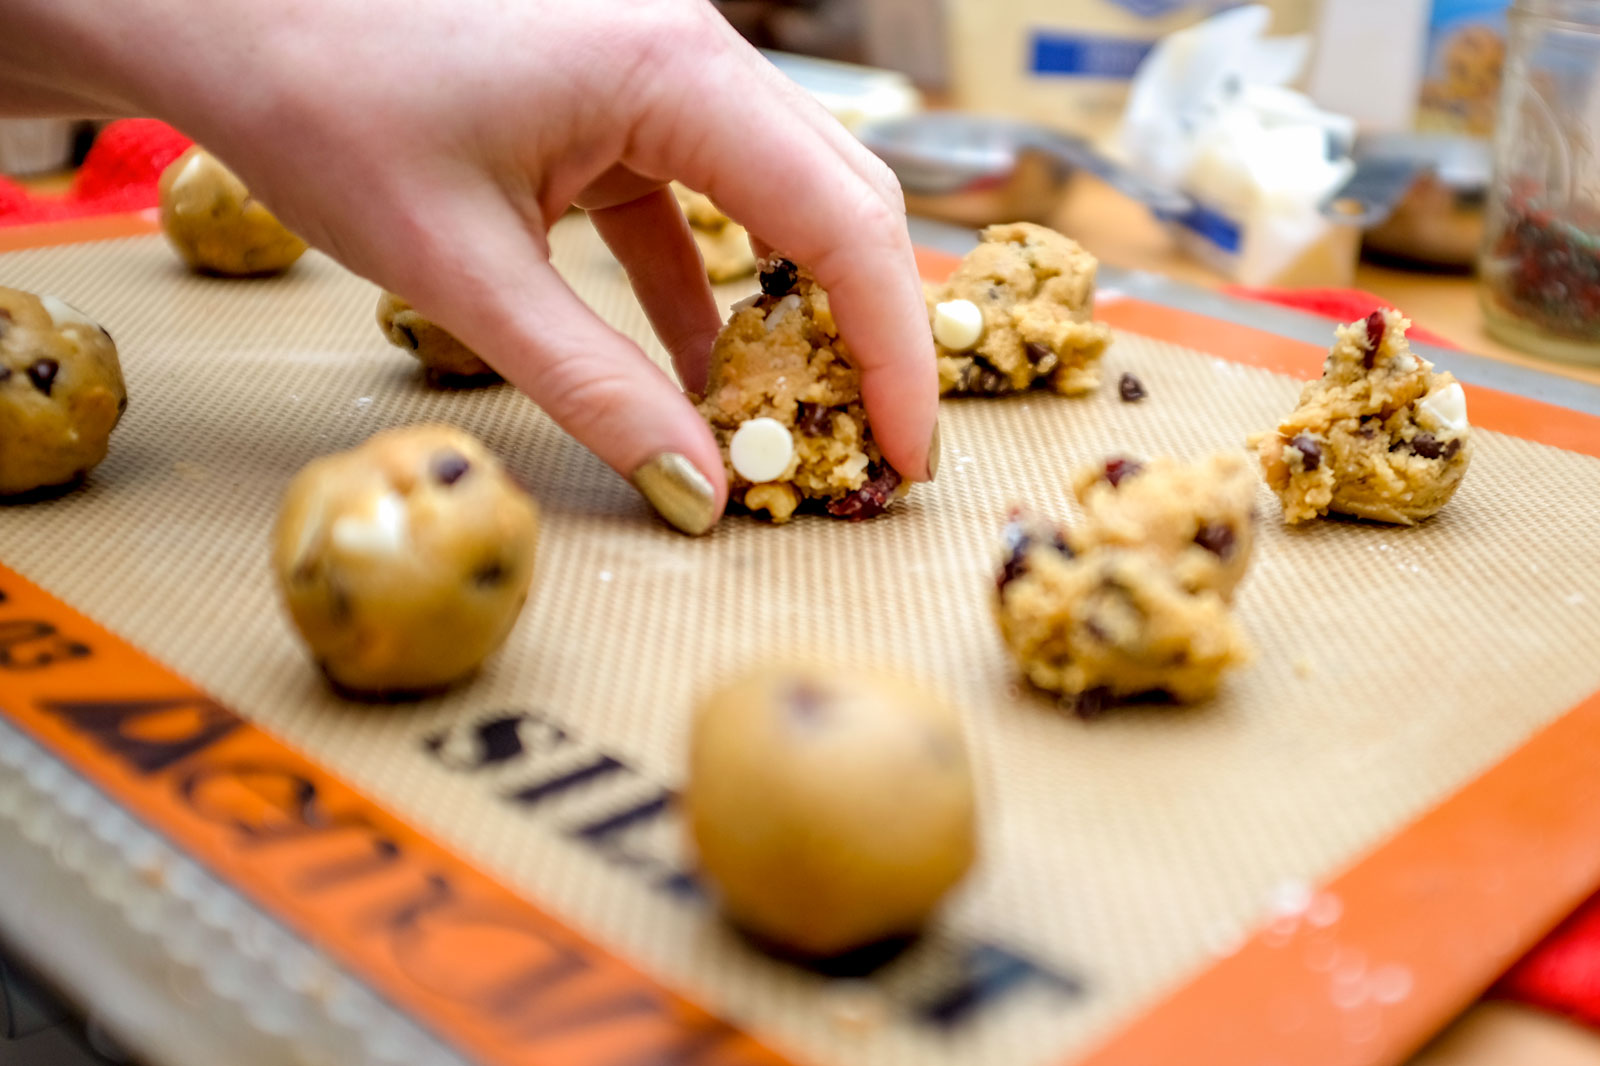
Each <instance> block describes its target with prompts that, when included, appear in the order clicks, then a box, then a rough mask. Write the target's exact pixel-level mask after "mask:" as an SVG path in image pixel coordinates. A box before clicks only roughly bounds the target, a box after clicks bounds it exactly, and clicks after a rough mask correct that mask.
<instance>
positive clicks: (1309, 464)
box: [1289, 433, 1322, 474]
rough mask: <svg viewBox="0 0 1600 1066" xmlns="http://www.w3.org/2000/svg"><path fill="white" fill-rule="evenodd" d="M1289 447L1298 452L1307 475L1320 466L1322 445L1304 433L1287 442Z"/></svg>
mask: <svg viewBox="0 0 1600 1066" xmlns="http://www.w3.org/2000/svg"><path fill="white" fill-rule="evenodd" d="M1289 447H1291V448H1293V449H1294V450H1295V451H1297V452H1299V453H1300V456H1301V458H1302V459H1304V460H1305V469H1306V473H1308V474H1309V473H1311V472H1312V471H1313V470H1315V469H1317V467H1319V466H1321V465H1322V445H1320V444H1318V443H1317V442H1316V441H1314V440H1312V439H1311V438H1310V437H1308V436H1306V435H1305V434H1304V433H1301V434H1299V435H1298V436H1296V437H1295V438H1294V439H1293V440H1291V441H1290V442H1289Z"/></svg>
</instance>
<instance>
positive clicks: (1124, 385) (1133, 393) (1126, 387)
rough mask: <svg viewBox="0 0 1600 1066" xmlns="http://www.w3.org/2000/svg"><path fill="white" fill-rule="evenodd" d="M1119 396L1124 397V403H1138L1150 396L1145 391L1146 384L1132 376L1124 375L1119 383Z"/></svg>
mask: <svg viewBox="0 0 1600 1066" xmlns="http://www.w3.org/2000/svg"><path fill="white" fill-rule="evenodd" d="M1117 395H1119V396H1121V397H1122V402H1123V403H1138V402H1139V401H1140V400H1142V399H1144V398H1145V396H1146V395H1148V394H1147V393H1146V392H1145V391H1144V382H1142V381H1140V380H1139V379H1138V378H1136V377H1134V376H1133V375H1132V374H1124V375H1122V380H1121V381H1119V382H1117Z"/></svg>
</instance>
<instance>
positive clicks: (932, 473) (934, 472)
mask: <svg viewBox="0 0 1600 1066" xmlns="http://www.w3.org/2000/svg"><path fill="white" fill-rule="evenodd" d="M938 476H939V423H938V422H937V421H936V422H934V424H933V440H932V442H930V443H929V444H928V480H929V481H932V480H933V479H934V478H936V477H938Z"/></svg>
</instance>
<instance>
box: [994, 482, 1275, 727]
mask: <svg viewBox="0 0 1600 1066" xmlns="http://www.w3.org/2000/svg"><path fill="white" fill-rule="evenodd" d="M1074 487H1075V489H1076V492H1077V496H1078V499H1079V501H1080V503H1081V506H1082V510H1083V516H1082V520H1081V521H1080V522H1079V523H1078V524H1077V525H1075V526H1073V527H1072V528H1070V529H1062V528H1059V527H1056V526H1054V525H1052V524H1050V523H1048V522H1046V521H1043V520H1041V519H1037V518H1032V517H1029V516H1025V515H1017V516H1014V517H1013V519H1012V522H1011V524H1010V525H1009V526H1007V528H1006V533H1005V541H1004V555H1003V560H1002V564H1001V567H1000V572H999V574H998V576H997V578H996V582H995V585H996V595H995V617H996V620H997V622H998V624H999V627H1000V634H1001V636H1002V638H1003V639H1004V640H1005V643H1006V646H1007V648H1009V649H1010V651H1011V653H1012V655H1013V656H1014V657H1015V658H1016V660H1017V663H1018V665H1019V666H1020V667H1021V668H1022V671H1023V673H1025V674H1026V675H1027V677H1028V679H1029V680H1030V681H1032V682H1033V683H1034V684H1035V685H1037V686H1038V687H1040V688H1042V689H1045V690H1047V691H1049V692H1053V693H1056V694H1057V695H1059V696H1061V697H1063V698H1064V699H1066V700H1069V701H1071V703H1072V705H1073V706H1074V707H1075V709H1077V710H1078V712H1079V713H1081V714H1084V715H1086V716H1090V715H1093V714H1096V713H1098V712H1099V711H1101V710H1103V709H1104V708H1105V707H1106V706H1107V705H1109V704H1110V703H1112V702H1115V701H1117V700H1119V699H1125V698H1128V697H1133V696H1139V695H1143V694H1146V693H1165V694H1166V695H1167V696H1169V697H1171V698H1172V699H1174V700H1177V701H1179V702H1192V701H1196V700H1201V699H1204V698H1206V697H1208V696H1210V695H1211V694H1212V693H1213V692H1214V691H1215V690H1216V688H1217V686H1218V684H1219V682H1220V680H1221V678H1222V676H1223V674H1224V673H1225V672H1226V671H1227V670H1228V669H1230V668H1232V667H1234V666H1237V665H1238V664H1240V663H1242V662H1245V661H1246V660H1247V659H1248V658H1249V655H1250V649H1249V643H1248V642H1247V641H1246V639H1245V637H1244V634H1243V632H1242V631H1241V630H1240V628H1239V626H1238V623H1237V622H1235V621H1234V619H1233V617H1232V613H1231V611H1230V609H1229V604H1230V602H1231V600H1232V598H1233V594H1234V590H1235V589H1236V588H1237V586H1238V584H1239V582H1240V580H1241V579H1242V578H1243V577H1244V573H1245V570H1246V568H1247V567H1248V565H1249V560H1250V553H1251V549H1252V547H1253V545H1254V524H1255V516H1254V496H1255V491H1256V490H1255V478H1254V477H1253V475H1252V473H1251V470H1250V467H1249V464H1248V463H1247V462H1246V460H1245V459H1244V457H1243V456H1240V455H1234V454H1219V455H1214V456H1211V457H1210V458H1207V459H1204V460H1201V461H1199V462H1196V463H1183V462H1178V461H1176V460H1173V459H1165V458H1161V459H1155V460H1152V461H1150V462H1148V463H1142V462H1139V461H1136V460H1133V459H1128V458H1113V459H1111V460H1108V461H1107V462H1105V463H1102V464H1097V465H1095V466H1091V467H1086V468H1084V469H1083V470H1080V471H1079V472H1078V473H1077V475H1076V476H1075V477H1074Z"/></svg>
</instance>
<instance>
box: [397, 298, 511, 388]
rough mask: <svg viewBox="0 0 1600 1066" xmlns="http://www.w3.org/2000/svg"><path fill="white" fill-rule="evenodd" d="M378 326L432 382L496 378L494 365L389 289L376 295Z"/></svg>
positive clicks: (469, 382) (464, 382) (462, 382)
mask: <svg viewBox="0 0 1600 1066" xmlns="http://www.w3.org/2000/svg"><path fill="white" fill-rule="evenodd" d="M378 328H379V329H381V330H383V335H384V336H385V337H387V338H388V339H389V343H390V344H392V345H394V346H395V347H396V348H403V349H405V350H406V351H408V352H410V353H411V354H412V355H414V356H416V358H417V361H418V362H420V363H421V364H422V369H423V372H424V373H425V374H426V375H427V377H428V380H429V381H430V382H432V383H433V384H435V385H445V386H448V385H476V384H482V383H485V382H490V381H498V380H499V379H500V375H499V374H498V373H496V372H495V369H494V367H492V366H490V365H489V364H488V363H485V362H484V361H483V360H482V359H480V358H478V353H477V352H474V351H473V350H472V349H471V348H468V347H467V346H466V345H465V344H462V343H461V342H460V341H459V340H457V339H456V336H455V334H453V333H451V332H450V331H449V330H446V329H444V328H443V327H441V326H437V325H435V324H434V323H433V322H432V321H430V320H429V319H426V318H424V317H422V316H421V315H420V314H418V313H417V312H416V311H415V310H414V309H413V308H412V306H411V305H410V304H409V303H407V302H406V300H405V299H404V298H403V297H400V296H396V295H395V294H394V293H392V292H383V293H380V294H379V296H378Z"/></svg>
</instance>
